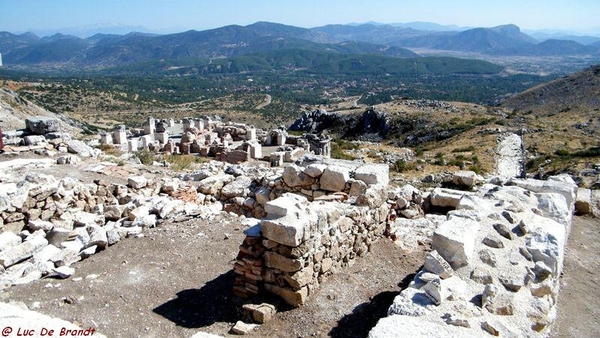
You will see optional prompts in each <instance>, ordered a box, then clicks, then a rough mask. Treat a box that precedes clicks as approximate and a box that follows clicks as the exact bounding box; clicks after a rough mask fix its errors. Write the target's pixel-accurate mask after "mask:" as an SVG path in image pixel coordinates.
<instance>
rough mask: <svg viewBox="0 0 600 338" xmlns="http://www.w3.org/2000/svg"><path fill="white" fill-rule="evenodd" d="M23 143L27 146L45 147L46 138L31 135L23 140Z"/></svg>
mask: <svg viewBox="0 0 600 338" xmlns="http://www.w3.org/2000/svg"><path fill="white" fill-rule="evenodd" d="M23 142H25V145H26V146H37V145H45V144H46V138H45V137H43V136H40V135H29V136H25V137H24V138H23Z"/></svg>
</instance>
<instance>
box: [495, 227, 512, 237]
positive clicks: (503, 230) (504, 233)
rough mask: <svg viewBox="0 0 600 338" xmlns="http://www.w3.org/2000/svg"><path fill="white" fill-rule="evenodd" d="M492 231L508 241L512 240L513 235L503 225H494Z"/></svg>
mask: <svg viewBox="0 0 600 338" xmlns="http://www.w3.org/2000/svg"><path fill="white" fill-rule="evenodd" d="M494 229H495V230H496V231H497V232H498V234H500V236H502V237H504V238H506V239H510V240H512V239H513V233H512V232H511V231H510V229H509V228H508V226H506V225H505V224H502V223H494Z"/></svg>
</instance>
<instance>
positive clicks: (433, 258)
mask: <svg viewBox="0 0 600 338" xmlns="http://www.w3.org/2000/svg"><path fill="white" fill-rule="evenodd" d="M424 266H425V269H427V271H429V272H431V273H433V274H436V275H438V276H440V277H441V278H442V279H446V278H448V277H450V276H452V273H453V272H454V270H453V269H452V267H451V266H450V264H449V263H448V262H447V261H446V260H445V259H444V258H443V257H442V256H440V254H439V253H438V252H437V251H435V250H434V251H431V252H429V253H428V254H427V256H425V264H424Z"/></svg>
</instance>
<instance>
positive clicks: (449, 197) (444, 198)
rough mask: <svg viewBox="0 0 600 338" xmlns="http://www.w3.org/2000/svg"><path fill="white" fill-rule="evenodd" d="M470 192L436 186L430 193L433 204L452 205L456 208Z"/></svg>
mask: <svg viewBox="0 0 600 338" xmlns="http://www.w3.org/2000/svg"><path fill="white" fill-rule="evenodd" d="M466 194H468V193H466V192H464V191H458V190H452V189H444V188H435V189H433V191H432V192H431V195H429V198H430V201H431V205H433V206H436V207H452V208H456V207H457V206H458V204H459V203H460V199H461V198H462V197H463V196H464V195H466Z"/></svg>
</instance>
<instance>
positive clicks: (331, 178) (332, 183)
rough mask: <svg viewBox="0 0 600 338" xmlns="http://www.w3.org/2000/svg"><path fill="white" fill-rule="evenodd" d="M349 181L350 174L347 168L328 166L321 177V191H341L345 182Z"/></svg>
mask: <svg viewBox="0 0 600 338" xmlns="http://www.w3.org/2000/svg"><path fill="white" fill-rule="evenodd" d="M349 179H350V172H349V170H348V169H347V168H344V167H339V166H329V167H327V169H325V170H324V171H323V175H321V189H322V190H327V191H343V190H344V187H345V186H346V182H347V181H348V180H349Z"/></svg>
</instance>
